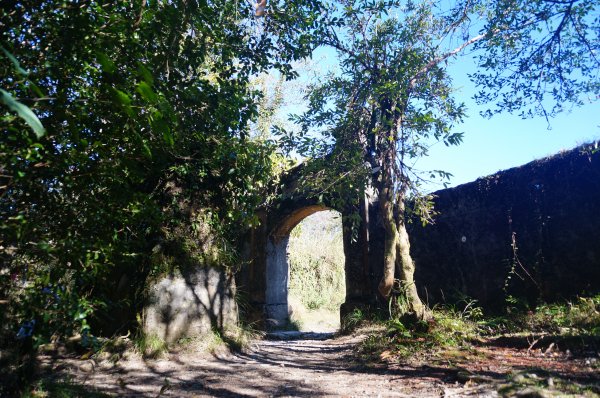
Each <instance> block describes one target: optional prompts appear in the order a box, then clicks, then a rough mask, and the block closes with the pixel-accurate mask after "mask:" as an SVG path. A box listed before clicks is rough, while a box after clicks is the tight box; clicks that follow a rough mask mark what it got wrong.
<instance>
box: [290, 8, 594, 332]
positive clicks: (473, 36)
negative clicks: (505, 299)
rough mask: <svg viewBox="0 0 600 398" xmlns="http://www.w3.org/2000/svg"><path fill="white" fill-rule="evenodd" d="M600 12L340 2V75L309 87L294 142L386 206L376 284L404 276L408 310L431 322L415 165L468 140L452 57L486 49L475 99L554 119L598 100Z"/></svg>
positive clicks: (423, 203)
mask: <svg viewBox="0 0 600 398" xmlns="http://www.w3.org/2000/svg"><path fill="white" fill-rule="evenodd" d="M597 8H598V2H597V1H585V0H581V1H576V0H572V1H568V0H567V1H562V0H560V1H555V0H552V1H550V0H538V1H534V2H525V1H518V0H514V1H491V2H490V1H471V0H466V1H460V2H455V3H454V4H452V5H451V6H450V7H447V8H445V9H444V8H442V6H441V5H440V4H439V3H438V2H433V1H423V2H420V3H416V2H403V1H394V0H391V1H342V2H340V6H339V9H338V11H339V13H340V14H341V15H342V17H341V19H340V21H341V22H340V23H339V24H338V25H335V27H333V28H332V29H331V30H330V31H329V34H328V35H327V36H326V38H325V40H324V42H323V44H324V45H326V46H329V47H332V48H334V49H335V50H336V51H337V54H338V58H339V64H340V69H341V73H339V74H336V75H330V76H329V78H328V79H327V80H326V81H325V82H323V83H320V84H318V85H315V86H314V87H312V88H311V90H310V93H309V95H308V99H309V107H308V110H307V111H306V112H305V113H304V114H303V115H301V116H299V117H297V119H296V120H297V122H298V123H299V125H300V126H301V131H300V133H298V134H296V135H284V137H285V138H287V140H288V142H295V143H296V144H301V145H296V148H301V149H303V151H302V152H303V154H304V155H306V156H308V157H313V158H318V157H323V156H324V155H327V158H328V161H332V160H333V162H334V163H335V164H336V165H337V167H336V170H337V169H339V168H340V165H343V168H345V170H346V172H345V173H344V174H343V176H344V178H343V179H340V178H339V174H337V173H336V175H332V176H331V181H333V182H335V183H336V184H337V185H340V184H346V186H353V185H361V186H362V187H364V190H363V192H367V193H368V192H371V199H370V200H371V201H378V204H379V209H380V212H379V213H380V216H381V219H380V220H379V221H380V222H381V223H382V225H383V226H384V228H385V249H384V260H383V264H382V267H383V277H382V279H381V282H380V284H379V288H378V290H379V293H380V295H381V296H382V298H384V299H389V298H390V296H391V294H392V292H393V289H394V288H395V283H396V281H398V282H399V283H398V284H397V285H396V288H397V290H398V291H399V293H400V294H401V297H402V300H401V302H402V303H403V305H402V306H401V307H402V308H401V309H400V311H401V312H402V313H404V314H411V315H413V316H415V317H416V318H417V319H421V320H424V319H427V318H428V317H429V313H428V311H427V308H426V306H424V305H423V303H422V302H421V300H420V298H419V295H418V292H417V288H416V286H415V283H414V277H413V274H414V270H415V265H414V262H413V260H412V258H411V255H410V243H409V236H408V232H407V229H406V222H407V219H406V210H407V209H406V203H407V199H409V198H416V200H414V201H411V202H412V203H413V204H416V206H414V208H413V210H417V211H418V214H419V215H420V216H421V218H422V219H423V220H424V221H430V220H431V212H430V210H431V208H430V203H431V201H430V200H429V199H430V198H429V197H427V196H423V195H421V194H420V192H419V185H420V184H419V183H420V182H421V181H422V177H421V176H422V174H419V172H418V171H416V170H415V169H414V167H413V164H414V160H415V159H416V158H418V157H421V156H426V155H427V152H428V147H429V146H430V145H431V144H432V143H435V142H439V141H442V142H444V143H445V144H446V145H457V144H459V143H460V142H461V141H462V133H460V132H456V131H455V129H454V127H455V125H457V124H458V123H460V122H461V120H462V119H463V117H464V115H465V107H464V104H462V103H459V102H457V101H456V100H455V98H454V90H453V87H452V81H451V78H450V76H449V75H448V74H447V72H446V66H447V65H448V62H450V61H452V60H454V59H456V57H457V56H458V55H460V54H463V53H465V52H466V51H467V50H471V49H473V50H477V51H479V53H478V54H479V58H478V60H479V70H478V71H477V73H475V74H474V75H473V76H471V77H472V78H473V80H474V81H475V82H476V83H478V84H479V87H480V88H481V92H480V93H479V95H478V96H477V98H476V99H477V100H478V101H480V102H484V103H496V104H497V109H495V110H489V111H488V112H487V114H488V115H492V114H493V113H494V112H498V111H509V112H514V111H517V110H519V111H521V112H522V115H523V116H534V115H544V116H546V117H549V116H552V115H553V114H555V113H556V112H559V111H560V110H561V109H562V107H563V106H564V105H565V104H566V103H572V104H575V105H578V104H581V103H582V101H584V100H585V96H586V95H588V96H589V95H592V96H594V95H595V96H596V98H597V96H598V93H599V84H598V82H599V79H598V70H599V69H600V64H599V63H598V58H597V57H598V47H599V44H598V43H599V41H598V34H599V30H598V26H599V24H598V17H595V15H597V14H595V13H594V12H595V11H596V10H597ZM594 17H595V19H594ZM315 129H317V130H319V132H320V135H315V134H314V130H315ZM311 137H313V138H311ZM314 137H318V138H314ZM307 142H308V143H309V145H307ZM310 143H312V145H310ZM324 143H325V144H324ZM348 152H353V153H354V155H355V156H349V155H348ZM357 152H359V153H360V156H356V155H357ZM348 159H351V161H349V160H348ZM357 159H358V161H357ZM429 175H430V176H431V177H434V176H436V175H437V176H440V177H442V178H448V177H449V176H450V175H449V174H448V173H445V172H444V171H434V172H431V173H430V174H429ZM331 185H332V186H333V185H334V184H331ZM376 266H378V265H376Z"/></svg>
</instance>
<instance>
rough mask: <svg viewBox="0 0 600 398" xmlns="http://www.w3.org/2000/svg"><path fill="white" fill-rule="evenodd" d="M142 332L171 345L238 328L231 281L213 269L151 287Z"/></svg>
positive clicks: (179, 275)
mask: <svg viewBox="0 0 600 398" xmlns="http://www.w3.org/2000/svg"><path fill="white" fill-rule="evenodd" d="M148 296H149V300H148V305H147V306H146V308H145V310H144V332H145V333H146V334H152V335H156V336H158V337H159V338H161V339H163V340H164V341H166V342H168V343H171V342H174V341H177V340H178V339H180V338H181V337H194V336H198V335H202V334H203V333H206V332H207V331H209V330H211V329H216V330H224V329H226V328H228V327H232V326H234V325H236V324H237V320H238V309H237V305H236V302H235V283H234V280H233V277H230V276H228V275H227V274H226V273H225V272H224V271H223V270H220V269H217V268H213V267H197V268H196V269H193V270H189V271H185V272H177V273H176V274H174V275H168V276H165V277H163V278H162V279H160V280H159V281H157V282H156V283H155V284H153V285H152V287H151V288H150V291H149V295H148Z"/></svg>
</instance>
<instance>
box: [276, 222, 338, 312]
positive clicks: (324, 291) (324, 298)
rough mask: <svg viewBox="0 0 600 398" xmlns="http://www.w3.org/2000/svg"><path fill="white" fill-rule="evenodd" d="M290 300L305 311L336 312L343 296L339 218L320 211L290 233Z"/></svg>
mask: <svg viewBox="0 0 600 398" xmlns="http://www.w3.org/2000/svg"><path fill="white" fill-rule="evenodd" d="M288 259H289V264H290V279H289V280H290V284H289V296H290V301H291V302H294V301H295V302H301V303H302V305H303V306H304V307H305V308H306V309H308V310H328V311H331V312H335V313H336V314H337V312H338V311H339V308H340V305H341V304H342V303H343V302H344V299H345V295H346V282H345V274H344V248H343V243H342V220H341V215H340V214H339V213H337V212H334V211H322V212H318V213H315V214H313V215H311V216H309V217H307V218H305V219H304V220H303V221H302V222H301V223H300V224H298V225H297V226H296V228H294V229H293V230H292V233H291V234H290V241H289V245H288Z"/></svg>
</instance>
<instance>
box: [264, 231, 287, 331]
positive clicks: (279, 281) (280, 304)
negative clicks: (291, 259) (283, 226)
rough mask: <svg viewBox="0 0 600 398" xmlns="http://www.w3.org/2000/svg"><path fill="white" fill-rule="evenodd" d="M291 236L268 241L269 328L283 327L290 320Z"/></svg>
mask: <svg viewBox="0 0 600 398" xmlns="http://www.w3.org/2000/svg"><path fill="white" fill-rule="evenodd" d="M288 241H289V235H285V236H283V237H273V236H272V237H270V238H269V239H268V241H267V257H266V283H267V286H266V293H265V307H264V309H265V316H266V321H267V326H269V327H278V326H283V325H285V324H286V323H287V321H288V319H289V309H288V297H287V296H288V285H289V281H288V274H289V270H288V261H287V246H288Z"/></svg>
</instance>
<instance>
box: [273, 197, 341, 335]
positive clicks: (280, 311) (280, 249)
mask: <svg viewBox="0 0 600 398" xmlns="http://www.w3.org/2000/svg"><path fill="white" fill-rule="evenodd" d="M324 210H330V208H328V207H326V206H323V205H311V206H306V207H303V208H300V209H297V210H295V211H293V212H291V213H290V214H289V215H288V216H287V217H285V218H284V219H283V220H282V221H281V222H280V223H279V224H278V225H276V226H275V228H274V229H273V231H272V232H271V233H270V234H269V238H268V240H267V248H266V251H267V253H266V255H267V257H266V274H265V276H266V292H265V316H266V319H267V322H268V323H269V324H270V325H271V326H281V325H284V324H285V323H286V322H287V321H288V319H289V315H290V312H289V305H288V288H289V280H288V277H289V262H288V256H287V247H288V243H289V238H290V232H291V231H292V230H293V229H294V227H296V226H297V225H298V224H299V223H300V222H301V221H302V220H304V219H305V218H306V217H308V216H310V215H312V214H314V213H317V212H319V211H324Z"/></svg>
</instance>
